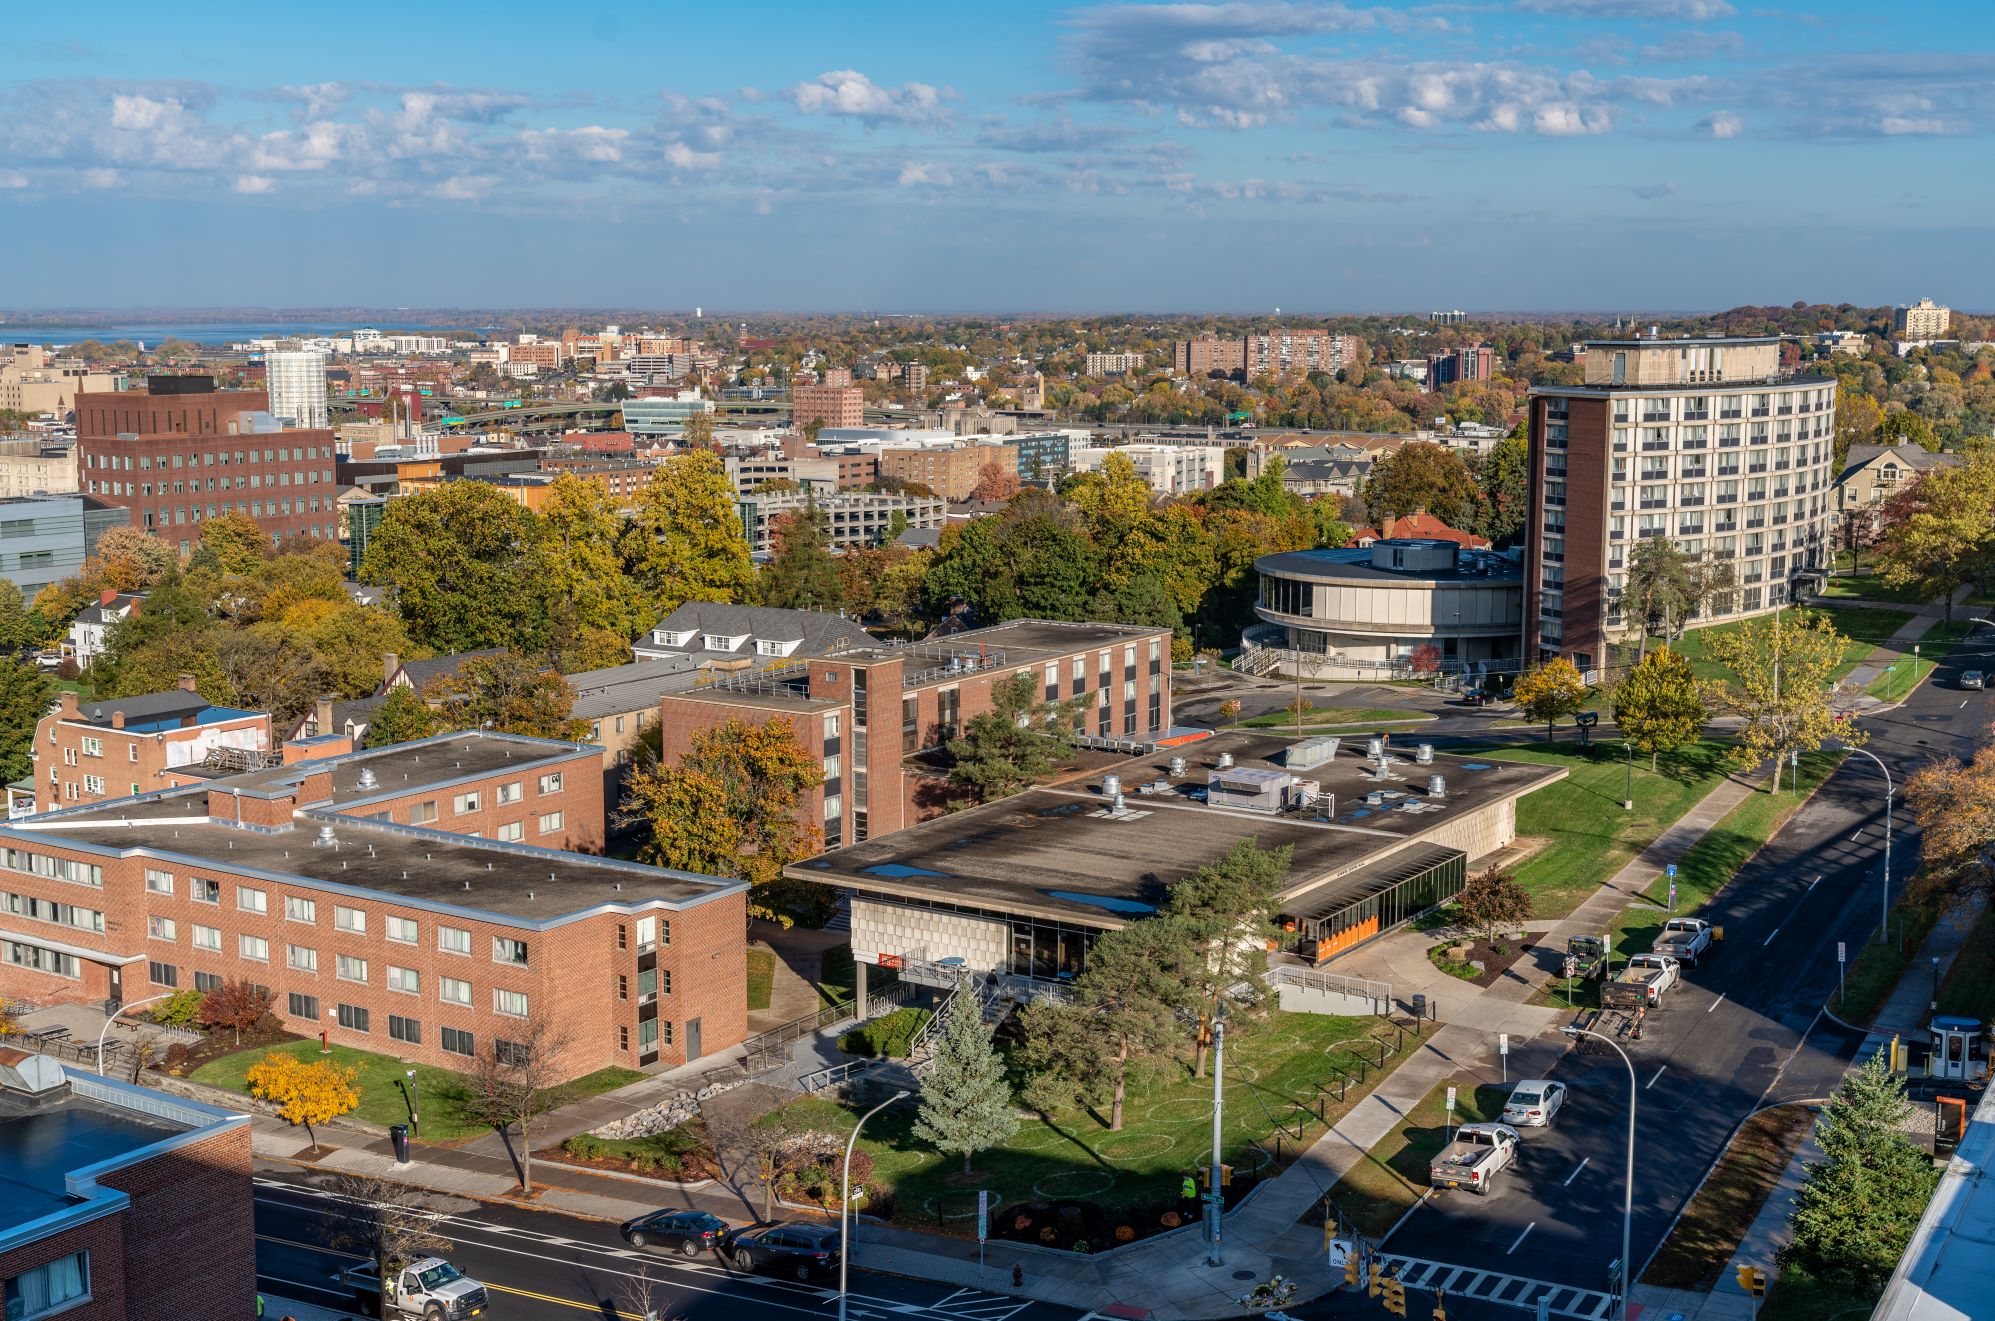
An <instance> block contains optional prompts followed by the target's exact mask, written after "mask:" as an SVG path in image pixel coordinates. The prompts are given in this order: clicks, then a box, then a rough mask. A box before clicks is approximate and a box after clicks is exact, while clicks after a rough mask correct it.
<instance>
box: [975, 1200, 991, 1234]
mask: <svg viewBox="0 0 1995 1321" xmlns="http://www.w3.org/2000/svg"><path fill="white" fill-rule="evenodd" d="M990 1233H991V1195H990V1192H989V1190H980V1191H979V1192H978V1193H977V1242H979V1243H982V1242H983V1241H984V1240H985V1239H987V1238H989V1237H990Z"/></svg>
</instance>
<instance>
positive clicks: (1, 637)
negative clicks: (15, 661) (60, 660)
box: [0, 578, 48, 651]
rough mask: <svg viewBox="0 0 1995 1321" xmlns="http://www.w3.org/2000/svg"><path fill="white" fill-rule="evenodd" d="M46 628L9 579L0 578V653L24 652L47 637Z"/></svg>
mask: <svg viewBox="0 0 1995 1321" xmlns="http://www.w3.org/2000/svg"><path fill="white" fill-rule="evenodd" d="M46 628H47V626H46V625H45V624H44V622H43V621H42V619H41V618H40V617H39V616H37V615H36V614H35V613H34V612H33V611H32V610H30V609H28V603H27V601H26V600H25V599H24V598H23V597H22V596H21V589H20V586H19V585H18V584H16V583H15V582H14V580H13V579H11V578H0V651H26V650H28V649H30V648H33V647H38V646H40V645H41V644H42V642H43V640H44V639H45V638H46V637H47V636H48V634H47V632H46Z"/></svg>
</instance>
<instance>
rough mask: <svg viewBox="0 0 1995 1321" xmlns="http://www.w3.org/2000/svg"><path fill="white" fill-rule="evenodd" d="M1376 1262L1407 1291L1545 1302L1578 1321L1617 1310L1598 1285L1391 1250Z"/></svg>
mask: <svg viewBox="0 0 1995 1321" xmlns="http://www.w3.org/2000/svg"><path fill="white" fill-rule="evenodd" d="M1372 1261H1373V1262H1374V1264H1375V1265H1374V1269H1378V1268H1383V1269H1384V1271H1385V1273H1386V1274H1388V1275H1394V1276H1397V1277H1398V1279H1399V1280H1400V1282H1401V1283H1403V1284H1404V1285H1405V1286H1406V1287H1407V1288H1409V1289H1419V1290H1425V1291H1428V1292H1434V1291H1437V1290H1445V1291H1446V1292H1447V1295H1448V1297H1450V1298H1472V1299H1475V1300H1476V1301H1478V1302H1485V1303H1501V1304H1504V1305H1505V1306H1509V1307H1519V1308H1525V1309H1536V1308H1537V1307H1538V1306H1539V1305H1540V1303H1543V1304H1544V1306H1545V1312H1544V1314H1545V1315H1547V1316H1557V1317H1572V1318H1575V1319H1576V1321H1606V1318H1608V1317H1610V1316H1612V1315H1613V1314H1614V1295H1613V1294H1610V1293H1606V1292H1604V1291H1602V1290H1599V1289H1578V1288H1574V1287H1573V1286H1572V1285H1569V1284H1551V1283H1547V1282H1546V1281H1544V1280H1531V1279H1526V1278H1525V1277H1523V1276H1521V1275H1504V1274H1502V1273H1501V1272H1498V1271H1484V1270H1477V1269H1475V1268H1474V1267H1471V1266H1455V1265H1451V1264H1449V1263H1448V1262H1445V1261H1427V1260H1425V1259H1423V1258H1420V1257H1402V1256H1399V1255H1398V1254H1396V1253H1391V1252H1381V1253H1377V1254H1376V1255H1374V1256H1373V1258H1372Z"/></svg>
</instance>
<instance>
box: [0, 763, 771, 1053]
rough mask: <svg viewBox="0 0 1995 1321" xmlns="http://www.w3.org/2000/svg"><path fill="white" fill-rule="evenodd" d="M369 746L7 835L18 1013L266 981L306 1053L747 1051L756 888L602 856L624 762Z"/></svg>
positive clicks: (8, 975)
mask: <svg viewBox="0 0 1995 1321" xmlns="http://www.w3.org/2000/svg"><path fill="white" fill-rule="evenodd" d="M349 749H350V742H349V740H347V739H345V738H343V737H340V736H338V735H327V736H323V737H321V738H318V739H314V740H311V741H309V742H306V743H294V744H292V745H290V746H289V747H287V748H286V749H285V754H286V756H287V757H289V758H290V760H289V761H288V762H287V763H285V764H279V765H265V766H262V767H261V768H257V769H249V770H242V769H235V768H231V767H229V766H226V765H216V764H212V763H210V764H204V765H202V766H198V767H186V768H182V769H181V770H180V771H179V772H170V773H169V776H168V778H169V779H174V778H178V779H179V780H180V782H179V783H178V784H176V785H173V786H172V787H166V788H160V789H156V790H151V791H148V792H145V793H142V794H140V795H139V796H136V797H130V798H119V799H112V800H109V801H107V802H104V803H102V804H97V805H93V806H84V807H78V808H73V809H69V810H65V811H61V812H56V813H53V814H44V815H41V816H35V817H30V818H26V819H24V820H18V821H13V822H10V823H9V824H8V825H7V826H5V827H0V846H4V864H5V868H6V871H7V876H6V888H7V889H8V890H9V891H11V892H13V893H14V894H16V895H18V896H19V899H18V901H17V902H15V903H13V904H10V906H9V910H8V912H6V913H4V914H0V928H4V932H0V935H3V936H4V939H0V994H4V995H6V996H7V997H9V998H23V999H32V1000H36V1001H41V1002H59V1001H97V1002H102V1001H104V1000H107V999H108V1000H136V999H140V998H142V997H144V996H147V995H151V994H157V993H160V992H164V991H173V990H178V989H183V988H192V989H196V990H205V989H208V988H210V987H212V986H215V985H218V984H219V983H220V982H221V981H222V980H223V979H225V978H240V979H244V980H248V981H251V982H253V983H255V984H257V985H259V986H263V987H266V988H268V989H269V990H270V991H271V992H272V994H273V995H274V996H275V998H276V1007H275V1012H276V1013H277V1015H278V1017H279V1018H280V1019H281V1020H282V1021H283V1022H284V1025H285V1026H286V1027H287V1028H288V1029H289V1030H290V1031H292V1032H295V1033H298V1034H299V1035H306V1034H312V1035H316V1034H317V1033H319V1032H321V1031H324V1032H326V1033H327V1034H328V1035H329V1036H330V1038H331V1040H332V1041H333V1042H335V1043H338V1044H341V1045H346V1046H353V1047H359V1048H363V1049H368V1050H374V1051H381V1052H387V1053H390V1054H392V1055H394V1056H396V1057H397V1058H400V1059H403V1060H407V1061H409V1062H411V1063H421V1064H429V1065H435V1066H438V1067H441V1068H448V1069H456V1070H460V1071H462V1070H464V1069H467V1068H468V1067H470V1065H471V1062H472V1060H473V1059H474V1058H479V1057H489V1056H490V1055H491V1054H492V1053H493V1052H495V1051H496V1052H498V1053H499V1055H500V1056H501V1058H503V1057H504V1056H505V1053H506V1052H508V1051H509V1050H515V1049H518V1048H520V1043H521V1041H522V1039H523V1037H524V1036H525V1035H526V1034H527V1033H528V1032H529V1031H530V1030H531V1029H530V1026H529V1024H530V1023H531V1021H532V1020H533V1019H535V1018H537V1017H538V1018H543V1019H545V1020H546V1021H548V1022H549V1023H550V1025H551V1026H552V1028H553V1029H554V1034H555V1036H556V1037H557V1038H559V1039H560V1040H561V1042H562V1045H561V1048H560V1050H559V1052H558V1059H557V1062H556V1066H555V1067H556V1068H557V1069H558V1071H559V1072H560V1073H561V1075H562V1076H564V1077H574V1076H578V1075H580V1074H584V1073H589V1072H593V1071H595V1070H597V1069H601V1068H606V1067H608V1066H610V1065H625V1066H629V1067H633V1068H646V1067H650V1066H652V1065H658V1066H660V1067H663V1068H671V1067H674V1066H676V1065H678V1064H682V1063H685V1062H686V1061H688V1060H691V1059H695V1058H698V1057H699V1056H701V1055H703V1054H706V1053H708V1052H712V1051H717V1050H725V1049H726V1048H728V1047H730V1046H732V1045H735V1044H737V1043H739V1042H740V1041H741V1040H742V1039H743V1038H744V1037H745V1036H746V1035H747V998H746V991H747V985H746V979H747V968H746V955H745V948H746V942H745V941H744V940H743V936H742V933H743V931H744V930H745V929H746V923H747V911H746V903H745V898H746V889H747V887H746V885H745V884H744V883H742V882H739V881H730V880H723V879H718V878H713V877H705V876H698V875H694V874H692V873H688V872H669V871H661V870H658V869H656V868H652V867H645V866H639V865H637V864H634V863H626V862H616V861H612V860H609V859H606V858H602V857H595V856H589V855H588V854H587V853H584V852H578V851H576V850H599V849H601V848H602V846H603V798H602V793H603V776H602V755H603V749H601V748H599V747H595V746H592V745H589V744H576V743H561V742H555V741H552V740H546V739H531V738H522V737H519V736H516V735H510V734H490V733H484V732H479V731H472V732H467V733H459V734H446V735H440V736H438V737H436V738H430V739H422V740H418V741H415V742H410V743H400V744H396V745H394V746H391V747H385V748H374V749H370V750H368V751H365V752H354V751H350V750H349ZM23 913H32V914H39V915H40V916H37V917H24V916H20V914H23Z"/></svg>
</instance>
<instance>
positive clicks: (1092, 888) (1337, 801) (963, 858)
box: [787, 730, 1566, 927]
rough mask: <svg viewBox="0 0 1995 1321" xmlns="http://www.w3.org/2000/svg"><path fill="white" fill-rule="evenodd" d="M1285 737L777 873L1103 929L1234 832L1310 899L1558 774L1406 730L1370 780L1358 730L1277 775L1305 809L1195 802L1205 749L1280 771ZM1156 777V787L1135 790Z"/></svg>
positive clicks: (1238, 741)
mask: <svg viewBox="0 0 1995 1321" xmlns="http://www.w3.org/2000/svg"><path fill="white" fill-rule="evenodd" d="M1291 742H1292V740H1290V739H1287V738H1284V737H1281V736H1279V735H1272V734H1259V733H1255V732H1253V731H1244V730H1243V731H1234V732H1229V733H1226V734H1221V735H1217V736H1215V737H1213V738H1210V739H1205V740H1203V741H1200V742H1197V743H1193V744H1189V745H1186V746H1183V747H1179V748H1166V749H1162V750H1159V751H1158V752H1156V753H1151V754H1146V755H1144V756H1141V757H1135V758H1132V759H1129V760H1127V761H1123V762H1119V763H1117V764H1114V765H1111V766H1109V767H1106V768H1105V772H1104V773H1106V774H1112V775H1116V776H1119V777H1120V779H1121V788H1122V794H1123V801H1124V806H1125V815H1124V816H1122V817H1120V818H1116V817H1113V816H1111V815H1110V814H1109V810H1108V809H1109V805H1110V804H1109V800H1108V798H1106V797H1105V796H1104V794H1103V793H1102V790H1101V786H1100V773H1097V774H1096V775H1095V776H1094V777H1092V780H1091V782H1090V783H1088V784H1087V785H1085V786H1075V787H1063V788H1044V789H1029V790H1026V791H1025V792H1023V793H1019V794H1014V795H1012V796H1011V797H1009V798H1004V799H1000V800H999V801H997V802H993V803H986V804H983V805H982V806H979V807H973V808H970V809H968V810H966V811H962V812H955V813H951V814H949V815H947V816H941V817H936V818H934V819H932V820H929V821H925V822H922V823H921V824H919V825H916V826H913V827H910V828H909V829H906V830H902V831H898V832H896V833H894V834H891V835H887V836H885V837H883V838H880V839H875V840H868V841H866V842H865V843H862V844H854V845H851V846H849V847H846V848H842V849H838V850H835V851H834V852H831V853H827V854H823V855H821V856H819V857H817V858H812V859H810V860H808V861H805V862H801V863H798V864H796V865H794V866H792V867H790V868H788V869H787V871H788V873H789V874H790V875H792V876H797V877H801V878H804V879H808V880H815V881H822V882H825V883H828V884H832V885H841V886H846V887H848V888H850V889H853V890H856V891H860V892H863V893H874V894H881V895H887V896H894V897H898V898H903V899H911V900H917V901H928V902H936V903H950V904H961V905H966V906H969V907H974V908H984V909H990V910H994V911H999V912H1009V913H1020V914H1026V915H1031V916H1037V917H1045V918H1050V919H1056V920H1060V921H1066V922H1071V923H1074V924H1076V925H1081V926H1097V927H1112V926H1120V925H1122V924H1123V923H1124V922H1125V921H1128V920H1129V919H1131V918H1135V917H1141V916H1143V915H1145V914H1146V913H1148V912H1150V911H1153V910H1154V909H1156V908H1157V907H1159V906H1160V905H1161V904H1162V903H1163V901H1164V899H1165V898H1166V896H1167V895H1168V892H1169V888H1170V886H1171V885H1172V884H1174V883H1175V882H1176V881H1178V880H1179V879H1181V878H1182V877H1184V876H1186V875H1189V874H1190V873H1191V872H1192V871H1194V870H1196V869H1197V868H1199V867H1201V866H1203V865H1205V864H1206V863H1209V862H1212V861H1214V860H1216V859H1217V858H1218V857H1219V856H1220V855H1222V854H1223V853H1225V852H1226V851H1227V850H1228V849H1230V848H1231V847H1233V845H1235V844H1236V843H1239V842H1240V841H1242V840H1252V841H1254V842H1255V843H1256V844H1258V845H1259V846H1260V847H1262V848H1274V847H1279V846H1283V845H1286V846H1289V847H1290V848H1292V849H1293V850H1294V858H1293V861H1292V863H1291V870H1290V881H1289V885H1288V888H1287V891H1286V893H1287V895H1288V896H1289V897H1290V898H1291V900H1294V901H1296V902H1299V903H1303V902H1310V901H1313V900H1316V899H1320V898H1322V897H1323V896H1322V895H1319V894H1317V893H1315V892H1316V891H1317V890H1318V888H1319V887H1323V886H1327V885H1332V884H1334V883H1336V882H1338V881H1339V879H1340V878H1344V877H1347V876H1350V875H1352V874H1353V873H1355V872H1356V871H1358V870H1359V869H1362V868H1365V867H1367V866H1370V865H1373V864H1377V863H1379V862H1381V861H1384V860H1386V859H1387V858H1388V856H1389V855H1391V854H1394V853H1396V852H1398V851H1399V850H1401V849H1402V848H1403V847H1404V846H1406V845H1407V844H1411V843H1416V842H1419V841H1421V840H1422V839H1423V838H1425V837H1428V836H1432V835H1433V834H1435V833H1436V831H1438V830H1440V829H1442V828H1445V827H1448V826H1451V825H1453V824H1454V823H1455V822H1457V821H1458V820H1459V819H1461V818H1462V817H1463V816H1465V815H1468V814H1471V813H1474V812H1477V811H1480V810H1482V809H1484V808H1487V807H1489V806H1491V805H1493V804H1495V803H1498V802H1500V801H1502V800H1504V799H1506V798H1515V797H1518V796H1520V795H1522V794H1525V793H1529V792H1530V791H1531V790H1533V789H1537V788H1541V787H1542V786H1544V785H1547V784H1550V783H1552V782H1553V781H1555V780H1560V779H1563V778H1565V774H1566V772H1565V769H1564V768H1563V767H1558V766H1540V765H1535V764H1532V763H1528V762H1497V761H1486V760H1481V759H1477V758H1471V757H1451V756H1441V755H1438V754H1437V755H1436V756H1435V757H1434V759H1433V762H1432V763H1431V764H1416V763H1415V762H1414V760H1413V758H1414V748H1415V746H1416V743H1417V740H1413V739H1409V738H1407V737H1405V736H1403V735H1402V736H1400V738H1399V740H1398V741H1397V742H1394V743H1392V744H1391V745H1390V746H1391V754H1390V755H1391V758H1392V764H1391V771H1390V773H1391V775H1392V776H1393V777H1394V778H1390V779H1387V780H1384V781H1379V780H1376V779H1374V778H1373V776H1372V775H1371V773H1370V771H1369V770H1368V769H1367V767H1368V766H1369V763H1367V762H1365V761H1364V760H1363V753H1364V751H1365V742H1366V741H1365V739H1364V738H1363V737H1359V738H1357V739H1344V740H1342V742H1341V745H1340V748H1339V751H1338V754H1337V756H1336V758H1335V759H1334V760H1332V761H1330V762H1326V763H1323V764H1320V765H1316V766H1310V767H1307V768H1299V769H1296V770H1294V771H1293V772H1291V773H1292V774H1293V775H1294V777H1295V778H1296V779H1298V780H1307V781H1313V782H1315V783H1316V784H1317V785H1318V786H1319V788H1320V792H1321V797H1319V799H1318V801H1317V803H1316V804H1315V805H1313V806H1311V807H1308V808H1299V809H1294V810H1290V811H1284V812H1280V813H1263V812H1254V811H1248V810H1236V809H1229V808H1215V807H1208V806H1206V805H1205V803H1204V802H1203V801H1202V800H1203V797H1204V792H1205V784H1206V779H1207V776H1208V774H1209V773H1210V772H1212V771H1213V770H1215V769H1217V761H1218V759H1219V757H1220V755H1221V754H1225V755H1228V756H1231V757H1232V759H1233V767H1234V768H1235V769H1239V770H1250V771H1264V772H1265V771H1277V770H1284V771H1285V770H1287V769H1288V768H1287V767H1286V766H1285V765H1284V764H1283V760H1284V754H1285V752H1286V751H1287V748H1288V746H1289V744H1290V743H1291ZM1173 756H1183V757H1184V758H1185V759H1186V767H1185V773H1184V774H1182V775H1172V774H1171V771H1170V762H1171V758H1172V757H1173ZM1430 775H1441V776H1443V777H1444V778H1445V780H1446V786H1445V788H1446V793H1445V794H1444V795H1443V796H1442V797H1438V798H1437V797H1434V796H1432V795H1430V794H1429V793H1428V792H1427V783H1428V777H1429V776H1430ZM1158 782H1162V787H1161V790H1160V791H1159V792H1154V793H1146V792H1143V791H1142V788H1143V786H1145V785H1150V784H1156V783H1158ZM1372 793H1378V794H1380V795H1381V798H1380V800H1379V801H1378V802H1371V801H1368V799H1369V795H1371V794H1372ZM1326 893H1327V892H1326Z"/></svg>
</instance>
